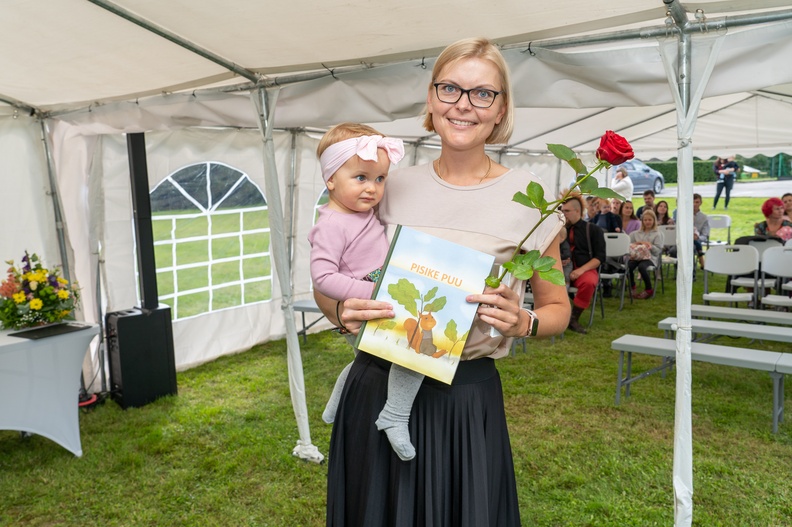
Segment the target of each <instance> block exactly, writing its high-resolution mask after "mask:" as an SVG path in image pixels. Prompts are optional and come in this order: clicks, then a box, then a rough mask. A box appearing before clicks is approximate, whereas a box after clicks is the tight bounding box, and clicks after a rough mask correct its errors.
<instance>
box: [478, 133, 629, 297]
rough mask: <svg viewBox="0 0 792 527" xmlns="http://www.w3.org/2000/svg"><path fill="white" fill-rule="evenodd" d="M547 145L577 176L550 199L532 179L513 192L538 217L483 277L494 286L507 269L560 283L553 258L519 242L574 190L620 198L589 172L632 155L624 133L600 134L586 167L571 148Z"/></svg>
mask: <svg viewBox="0 0 792 527" xmlns="http://www.w3.org/2000/svg"><path fill="white" fill-rule="evenodd" d="M547 149H548V150H550V152H551V153H552V154H553V155H554V156H556V157H557V158H558V159H560V160H562V161H566V162H567V164H569V166H570V167H572V169H573V170H574V171H575V173H576V174H578V177H577V180H576V181H575V184H574V185H572V186H571V187H570V188H569V189H568V190H567V191H566V192H564V194H563V195H562V196H561V197H560V198H559V199H557V200H553V201H547V199H546V198H545V195H544V189H543V188H542V185H540V184H539V183H536V182H533V181H532V182H531V183H529V184H528V187H527V188H526V189H525V193H523V192H518V193H516V194H515V195H514V197H513V198H512V201H515V202H517V203H519V204H521V205H524V206H526V207H529V208H532V209H538V210H539V213H540V217H539V221H538V222H536V225H534V226H533V228H531V230H530V231H528V234H526V235H525V237H524V238H523V239H522V241H521V242H520V244H519V245H518V246H517V248H516V249H515V250H514V253H513V254H512V257H511V260H509V261H508V262H506V263H505V264H503V266H502V271H501V274H500V276H490V277H488V278H487V280H486V283H487V285H488V286H490V287H498V286H499V285H500V283H501V280H503V277H504V276H505V275H506V273H507V272H510V273H511V274H512V276H514V277H515V278H517V279H519V280H529V279H530V278H531V277H532V276H533V274H534V273H539V276H540V277H541V278H542V279H543V280H547V281H549V282H551V283H553V284H556V285H564V283H565V282H564V273H562V272H561V271H559V270H558V269H555V268H553V265H555V259H554V258H551V257H549V256H541V255H540V254H539V251H537V250H533V251H528V252H527V253H520V250H521V249H522V246H523V244H524V243H525V242H526V241H527V240H528V238H529V237H530V236H531V234H533V233H534V231H535V230H536V229H537V228H538V227H539V225H541V223H542V222H543V221H545V220H546V219H547V218H548V217H549V216H551V215H552V214H555V213H556V209H557V208H558V206H559V205H561V204H562V203H564V202H565V201H567V200H568V199H569V198H570V196H571V195H572V194H573V193H574V192H580V193H581V194H584V195H586V194H590V195H592V196H596V197H598V198H607V199H611V198H616V199H619V200H623V198H622V196H621V195H619V194H617V193H616V192H614V191H613V190H611V189H609V188H607V187H600V186H599V184H598V183H597V180H596V179H594V178H593V177H591V175H592V174H594V172H597V171H598V170H601V169H603V168H608V167H610V166H611V165H620V164H622V163H624V162H625V161H629V160H630V159H632V158H633V157H634V156H635V154H634V153H633V149H632V146H630V143H628V142H627V140H626V139H625V138H624V137H622V136H620V135H619V134H617V133H615V132H613V131H611V130H608V131H606V132H605V134H604V135H603V136H602V138H600V146H599V148H597V160H598V162H597V164H596V166H594V168H592V169H591V170H588V169H587V168H586V166H585V165H584V164H583V162H582V161H581V160H580V158H578V157H577V155H576V154H575V152H573V151H572V149H570V148H569V147H568V146H565V145H559V144H548V145H547Z"/></svg>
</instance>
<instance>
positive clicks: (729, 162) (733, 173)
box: [712, 156, 740, 210]
mask: <svg viewBox="0 0 792 527" xmlns="http://www.w3.org/2000/svg"><path fill="white" fill-rule="evenodd" d="M739 169H740V165H738V164H737V162H736V161H735V160H734V156H731V157H728V158H725V157H719V158H718V159H716V160H715V164H713V165H712V170H713V172H715V181H717V185H716V190H715V200H714V201H713V202H712V208H713V209H717V208H718V200H719V199H720V195H721V192H723V189H724V188H725V189H726V201H725V202H724V204H723V208H724V210H725V209H728V208H729V199H730V198H731V190H732V187H733V186H734V178H736V177H737V171H738V170H739Z"/></svg>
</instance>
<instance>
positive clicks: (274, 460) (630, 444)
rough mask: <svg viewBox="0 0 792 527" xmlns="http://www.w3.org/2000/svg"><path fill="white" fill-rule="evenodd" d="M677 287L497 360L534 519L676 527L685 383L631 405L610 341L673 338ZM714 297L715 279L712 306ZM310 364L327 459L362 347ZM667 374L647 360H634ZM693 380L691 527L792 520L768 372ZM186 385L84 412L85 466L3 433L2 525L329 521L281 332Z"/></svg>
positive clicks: (311, 397) (700, 371)
mask: <svg viewBox="0 0 792 527" xmlns="http://www.w3.org/2000/svg"><path fill="white" fill-rule="evenodd" d="M674 285H675V282H674V280H673V279H670V280H668V281H667V283H666V292H665V294H663V293H659V292H658V295H657V297H656V298H655V299H653V300H648V301H636V302H635V303H634V304H632V305H631V304H629V302H628V304H627V305H626V307H625V309H624V310H623V311H621V312H619V311H618V310H617V307H618V301H617V300H615V299H608V300H606V318H605V319H604V320H603V319H601V318H600V315H599V314H597V315H596V318H595V322H594V326H593V328H592V330H591V331H590V333H589V335H585V336H583V335H577V334H571V333H567V334H566V335H565V337H564V338H563V339H558V338H556V339H555V342H551V341H549V340H544V341H532V342H529V347H528V351H527V352H526V353H523V352H522V351H521V350H520V349H519V348H518V351H517V352H516V354H515V356H514V357H509V358H505V359H503V360H500V361H499V363H498V367H499V370H500V372H501V376H502V378H503V385H504V393H505V402H506V411H507V415H508V419H509V428H510V433H511V438H512V448H513V450H514V458H515V467H516V474H517V480H518V491H519V499H520V508H521V515H522V521H523V524H524V525H526V526H529V525H530V526H559V527H561V526H563V527H566V526H572V525H574V526H617V527H624V526H636V527H646V526H654V525H657V526H668V525H672V524H673V486H672V470H673V434H674V404H675V402H674V401H675V380H676V379H675V374H674V372H670V373H669V374H668V375H667V376H666V377H665V378H663V377H661V376H660V375H653V376H650V377H648V378H646V379H643V380H641V381H639V382H636V383H635V384H634V385H633V387H632V395H631V397H630V398H629V399H626V400H625V399H623V402H622V403H621V404H620V405H619V406H615V404H614V396H615V386H616V368H617V358H618V356H617V354H616V352H614V351H612V350H611V349H610V342H611V341H612V340H613V339H614V338H616V337H618V336H620V335H622V334H624V333H627V332H629V333H639V334H644V335H653V336H661V335H662V333H661V332H660V331H659V330H658V329H657V327H656V324H657V321H658V320H660V319H661V318H663V317H665V316H669V315H672V314H674V312H675V293H674V291H673V289H674ZM701 287H702V283H701V279H700V278H699V280H698V281H697V282H696V283H695V284H694V293H693V294H694V299H696V301H698V299H700V295H701ZM718 287H722V283H721V284H718ZM587 314H588V312H587V313H586V315H587ZM720 343H723V344H733V345H738V346H761V347H764V348H765V349H773V350H776V351H782V350H783V351H789V347H788V345H786V346H785V345H781V344H771V343H764V344H762V343H749V342H746V341H744V340H743V339H728V338H724V339H721V341H720ZM301 355H302V360H303V363H304V370H305V385H306V394H307V404H308V411H309V420H310V426H311V433H312V439H313V442H314V444H316V445H317V447H318V448H319V450H320V451H321V452H323V453H325V454H327V452H328V446H329V438H330V427H329V426H328V425H325V424H324V423H322V422H321V419H320V415H321V411H322V408H323V406H324V403H325V400H326V398H327V397H328V395H329V393H330V391H331V389H332V385H333V383H334V381H335V377H336V375H337V373H338V372H339V371H340V370H341V369H342V367H343V366H344V365H345V364H346V363H347V362H348V361H349V360H350V359H351V357H352V353H351V351H350V350H349V348H348V347H347V345H346V341H345V340H344V338H343V337H341V336H339V335H337V334H334V333H331V332H323V333H320V334H314V335H310V336H309V338H308V343H307V344H306V345H302V350H301ZM657 364H658V359H657V358H653V357H647V356H636V357H635V358H634V361H633V368H634V371H637V372H640V371H644V370H646V369H648V368H651V367H653V366H655V365H657ZM692 371H693V377H692V396H693V402H692V404H693V406H692V411H693V456H694V497H693V499H694V522H693V524H694V525H696V526H701V527H717V526H724V527H734V526H783V525H792V478H790V476H789V475H790V474H791V473H792V425H790V424H789V423H782V425H781V427H780V430H779V433H778V434H775V435H774V434H772V433H771V408H772V391H771V390H772V382H771V379H770V377H769V376H768V375H767V374H766V373H761V372H754V371H747V370H739V369H735V368H729V367H725V366H717V365H712V364H702V363H693V368H692ZM178 383H179V395H178V396H176V397H168V398H164V399H161V400H159V401H157V402H155V403H152V404H149V405H147V406H145V407H143V408H138V409H129V410H126V411H124V410H121V409H120V408H119V407H118V406H117V405H116V404H115V403H114V402H112V401H106V402H105V403H104V404H103V405H100V406H98V407H96V408H95V409H94V410H92V411H88V412H83V413H81V415H80V422H81V437H82V446H83V452H84V454H83V457H82V458H79V459H78V458H75V457H74V456H72V455H71V454H70V453H69V452H68V451H66V450H65V449H63V448H61V447H59V446H58V445H56V444H55V443H53V442H52V441H50V440H48V439H44V438H42V437H38V436H33V437H32V438H29V439H25V440H22V439H20V437H19V434H18V433H17V432H13V431H0V474H2V477H0V525H2V526H3V527H6V526H14V527H16V526H47V527H50V526H69V527H71V526H81V525H92V526H93V525H102V526H107V527H112V526H151V527H154V526H157V527H161V526H174V527H175V526H180V527H181V526H196V527H198V526H278V527H281V526H310V527H313V526H317V527H318V526H321V525H324V507H325V478H326V474H327V465H326V464H324V465H314V464H310V463H306V462H303V461H300V460H298V459H296V458H294V457H292V456H291V450H292V448H293V447H294V446H295V444H296V440H297V439H298V437H299V436H298V432H297V426H296V423H295V418H294V413H293V410H292V406H291V400H290V396H289V387H288V374H287V361H286V347H285V342H284V341H283V340H278V341H273V342H269V343H266V344H263V345H260V346H256V347H254V348H253V349H251V350H250V351H247V352H245V353H241V354H238V355H234V356H228V357H223V358H221V359H218V360H216V361H214V362H212V363H209V364H205V365H203V366H200V367H198V368H194V369H192V370H189V371H186V372H182V373H179V374H178Z"/></svg>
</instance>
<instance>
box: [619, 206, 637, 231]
mask: <svg viewBox="0 0 792 527" xmlns="http://www.w3.org/2000/svg"><path fill="white" fill-rule="evenodd" d="M618 215H619V219H621V225H622V232H623V233H625V234H630V233H631V232H633V231H637V230H638V229H640V228H641V220H639V219H638V216H636V215H635V209H634V208H633V204H632V201H625V202H624V203H622V204H621V206H620V207H619V212H618Z"/></svg>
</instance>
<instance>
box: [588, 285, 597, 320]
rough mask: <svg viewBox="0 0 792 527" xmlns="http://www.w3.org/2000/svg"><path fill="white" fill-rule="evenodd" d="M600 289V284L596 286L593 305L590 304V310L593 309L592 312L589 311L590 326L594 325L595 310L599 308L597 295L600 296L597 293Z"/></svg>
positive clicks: (592, 300)
mask: <svg viewBox="0 0 792 527" xmlns="http://www.w3.org/2000/svg"><path fill="white" fill-rule="evenodd" d="M598 289H599V285H597V287H595V288H594V298H592V299H591V305H590V306H589V310H591V313H589V323H588V327H591V326H593V325H594V311H596V309H597V297H598V296H599V295H597V292H598V291H597V290H598Z"/></svg>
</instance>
